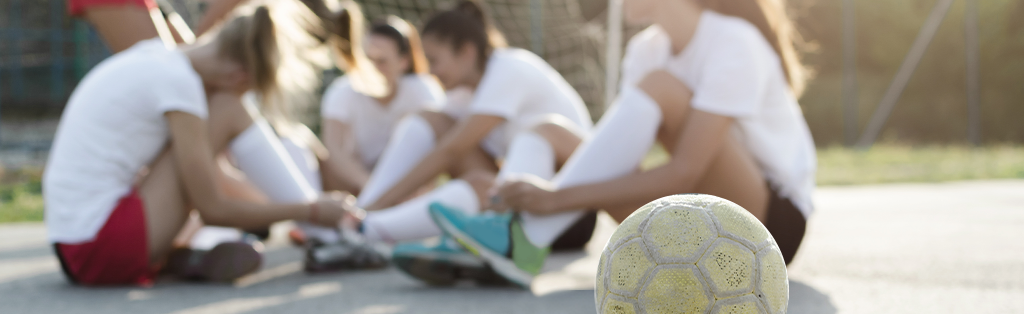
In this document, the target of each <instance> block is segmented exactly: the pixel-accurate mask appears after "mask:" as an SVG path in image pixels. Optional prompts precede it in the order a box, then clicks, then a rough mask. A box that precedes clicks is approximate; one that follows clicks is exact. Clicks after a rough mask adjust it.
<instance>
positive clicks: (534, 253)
mask: <svg viewBox="0 0 1024 314" xmlns="http://www.w3.org/2000/svg"><path fill="white" fill-rule="evenodd" d="M430 216H431V218H433V219H434V222H435V223H437V226H438V227H440V228H441V230H443V231H444V232H445V233H447V234H448V235H449V236H451V237H453V238H455V240H456V241H458V242H459V244H462V246H464V247H466V249H468V250H469V251H470V252H472V253H473V254H476V255H477V256H480V257H481V258H483V259H484V260H485V261H486V262H487V264H488V265H490V267H491V268H492V269H494V271H495V272H497V273H498V275H501V276H502V277H504V278H505V279H507V280H508V281H510V282H512V283H513V284H515V285H517V286H519V287H521V288H524V289H529V288H530V284H531V283H532V282H533V277H534V276H536V275H537V274H539V273H540V270H541V268H542V267H543V266H544V260H545V259H546V258H547V256H548V253H550V252H551V249H550V248H547V247H543V248H542V247H538V246H536V245H534V244H533V243H530V240H529V239H527V238H526V233H525V232H523V228H522V223H521V222H520V221H519V218H518V217H517V216H514V215H513V214H512V213H508V214H500V215H490V214H485V215H479V216H468V215H466V214H464V213H462V212H461V211H458V210H454V209H451V208H447V207H445V206H444V205H442V204H439V203H433V204H430Z"/></svg>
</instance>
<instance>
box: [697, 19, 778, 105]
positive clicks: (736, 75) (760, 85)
mask: <svg viewBox="0 0 1024 314" xmlns="http://www.w3.org/2000/svg"><path fill="white" fill-rule="evenodd" d="M743 39H746V40H731V41H730V45H729V46H728V47H726V48H725V49H719V50H720V51H716V52H715V53H714V54H712V55H711V56H710V58H709V59H708V61H707V62H706V63H704V65H703V67H704V68H703V69H701V73H702V74H701V76H700V78H698V80H697V81H698V82H697V83H696V85H697V86H693V87H692V88H693V100H692V101H691V106H693V108H694V109H697V110H700V111H704V112H710V113H714V114H718V115H723V116H728V117H735V118H740V117H746V116H751V115H754V114H756V113H757V111H758V110H759V109H760V106H761V104H762V103H764V102H763V101H762V100H763V99H764V94H765V90H766V87H767V86H768V80H769V79H770V77H769V67H770V66H771V64H769V61H768V60H770V59H769V58H764V56H763V55H761V54H762V53H764V52H763V50H764V48H763V47H758V46H757V45H756V42H754V41H752V40H749V39H748V38H743Z"/></svg>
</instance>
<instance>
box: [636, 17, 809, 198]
mask: <svg viewBox="0 0 1024 314" xmlns="http://www.w3.org/2000/svg"><path fill="white" fill-rule="evenodd" d="M622 69H623V71H622V73H623V81H622V84H623V85H624V86H626V85H634V86H635V84H637V83H638V82H639V81H640V80H642V79H643V78H644V76H646V75H647V74H648V73H650V72H651V71H654V70H667V71H668V72H670V73H672V74H673V75H675V76H676V77H677V78H679V79H680V80H681V81H683V82H684V83H686V85H687V86H689V87H690V89H691V90H693V99H692V101H691V106H693V108H694V109H697V110H700V111H704V112H708V113H713V114H718V115H723V116H728V117H733V118H735V121H736V123H735V126H734V127H733V129H732V135H733V136H734V137H735V138H736V139H737V140H739V141H740V143H742V144H743V145H744V146H745V147H746V148H747V149H748V150H749V151H750V152H751V153H752V154H753V156H754V159H755V160H756V161H757V164H758V166H760V167H761V170H762V171H763V173H764V175H765V177H766V178H767V179H768V182H769V183H770V184H772V186H773V187H774V188H775V189H777V191H779V193H780V194H781V196H783V197H786V198H789V200H790V201H792V202H793V204H794V205H796V207H797V208H798V209H799V210H800V211H801V212H802V213H803V214H804V217H807V216H809V215H810V214H811V212H812V211H813V204H812V202H811V193H812V192H813V190H814V174H815V170H816V168H817V156H816V153H815V149H814V140H813V139H812V138H811V132H810V130H809V129H808V128H807V122H806V121H805V120H804V117H803V112H802V111H801V110H800V105H799V104H797V100H796V97H794V96H793V93H792V92H791V91H790V88H789V83H788V81H787V80H786V75H785V72H784V71H783V68H782V63H781V61H780V59H779V56H778V54H776V53H775V51H774V49H772V46H771V45H770V44H769V43H768V41H767V40H765V39H764V36H762V35H761V33H760V31H758V29H757V28H756V27H755V26H754V25H752V24H750V23H749V22H747V21H746V20H743V19H740V18H736V17H730V16H725V15H722V14H719V13H717V12H714V11H711V10H705V11H704V12H703V14H701V17H700V22H699V25H698V26H697V30H696V33H695V34H694V35H693V38H692V39H691V40H690V43H689V44H688V45H687V46H686V48H685V49H684V50H683V51H682V52H680V53H679V54H677V55H672V44H671V40H670V39H669V37H668V34H666V33H665V31H664V30H663V29H661V28H660V27H659V26H657V25H655V26H651V27H649V28H647V29H646V30H644V31H642V32H640V33H638V34H636V35H635V36H634V37H633V39H631V40H630V41H629V45H628V46H627V48H626V54H625V57H624V58H623V62H622Z"/></svg>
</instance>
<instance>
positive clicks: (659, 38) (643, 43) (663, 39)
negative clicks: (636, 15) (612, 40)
mask: <svg viewBox="0 0 1024 314" xmlns="http://www.w3.org/2000/svg"><path fill="white" fill-rule="evenodd" d="M666 43H668V35H667V34H665V30H663V29H661V27H659V26H658V25H651V26H649V27H647V28H645V29H644V30H642V31H640V32H639V33H636V35H633V38H630V39H629V43H627V44H626V50H627V51H630V50H645V48H650V47H652V46H660V45H664V44H666Z"/></svg>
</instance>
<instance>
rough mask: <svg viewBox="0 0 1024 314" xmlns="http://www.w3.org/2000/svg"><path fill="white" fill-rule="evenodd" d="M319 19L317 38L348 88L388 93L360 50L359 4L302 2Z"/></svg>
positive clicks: (323, 0)
mask: <svg viewBox="0 0 1024 314" xmlns="http://www.w3.org/2000/svg"><path fill="white" fill-rule="evenodd" d="M302 2H303V3H305V4H306V6H307V7H309V8H310V10H312V12H313V13H314V14H315V15H316V16H317V17H319V19H320V23H319V28H320V32H319V34H318V35H317V37H318V38H319V39H320V42H321V43H325V44H326V46H327V47H328V49H329V50H330V51H331V54H330V55H332V56H333V57H334V59H335V65H337V66H338V68H339V69H341V70H343V71H345V75H346V76H348V78H349V82H350V83H351V84H352V88H353V89H354V90H356V91H357V92H360V93H362V94H365V95H368V96H372V97H383V96H385V95H387V94H388V92H389V91H388V90H387V89H388V86H387V84H386V80H385V79H384V76H383V75H381V74H380V72H377V68H376V67H374V66H373V63H372V62H370V58H368V57H367V56H366V53H365V52H364V50H363V37H364V36H365V35H366V18H365V17H364V16H363V11H362V9H360V7H359V4H358V3H356V2H354V1H351V0H343V1H340V2H339V1H336V0H302Z"/></svg>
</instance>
